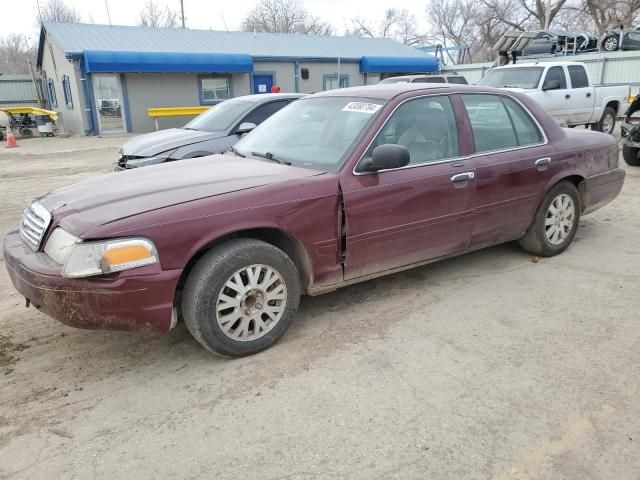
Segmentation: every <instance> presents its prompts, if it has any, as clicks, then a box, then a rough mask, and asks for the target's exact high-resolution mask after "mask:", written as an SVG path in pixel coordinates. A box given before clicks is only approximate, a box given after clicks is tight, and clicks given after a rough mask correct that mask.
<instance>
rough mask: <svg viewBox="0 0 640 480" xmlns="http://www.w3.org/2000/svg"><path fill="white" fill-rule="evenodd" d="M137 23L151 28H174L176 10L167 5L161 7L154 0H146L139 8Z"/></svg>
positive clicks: (176, 15) (176, 18)
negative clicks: (140, 8)
mask: <svg viewBox="0 0 640 480" xmlns="http://www.w3.org/2000/svg"><path fill="white" fill-rule="evenodd" d="M138 25H139V26H141V27H152V28H175V27H177V26H178V12H176V11H175V10H171V9H170V8H169V7H168V6H167V7H165V8H162V7H161V6H160V5H158V3H157V2H156V1H155V0H147V1H146V2H145V4H144V7H142V10H140V16H139V17H138Z"/></svg>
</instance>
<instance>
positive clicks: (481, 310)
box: [0, 138, 640, 480]
mask: <svg viewBox="0 0 640 480" xmlns="http://www.w3.org/2000/svg"><path fill="white" fill-rule="evenodd" d="M122 141H123V140H122V139H96V138H75V139H67V140H62V139H51V140H40V139H34V140H31V141H23V142H21V144H22V146H21V147H20V149H14V150H5V149H4V148H0V176H1V177H2V184H1V185H2V200H3V201H2V204H1V206H0V233H3V234H4V232H6V231H7V230H8V229H9V228H10V227H12V226H13V225H15V224H16V223H17V221H18V218H19V216H20V214H21V212H22V209H23V208H24V206H25V204H26V203H27V201H28V200H30V199H31V198H32V197H34V196H36V195H38V194H41V193H43V192H45V191H47V190H49V189H51V188H54V187H57V186H60V185H64V184H67V183H70V182H74V181H77V180H80V179H81V178H84V177H88V176H91V175H95V174H97V173H99V172H105V171H109V170H111V168H112V163H113V161H114V160H115V158H116V149H117V146H118V145H119V144H120V143H121V142H122ZM627 172H628V176H627V182H626V185H625V187H624V190H623V193H622V195H621V196H620V197H619V199H617V200H616V201H615V202H614V203H612V204H611V205H609V206H607V207H606V208H605V209H603V210H601V211H598V212H596V213H595V214H593V215H591V216H588V217H586V218H584V219H583V220H582V222H581V225H580V229H579V230H578V235H577V237H576V241H575V243H574V244H573V246H572V247H571V248H569V250H568V251H567V252H565V253H564V254H562V255H561V256H559V257H556V258H552V259H543V260H541V261H540V262H539V263H533V262H532V261H531V257H530V256H529V255H527V254H525V253H523V252H522V251H521V250H519V249H518V247H517V246H514V245H504V246H500V247H495V248H490V249H487V250H484V251H481V252H477V253H474V254H470V255H466V256H463V257H459V258H456V259H453V260H449V261H445V262H442V263H439V264H435V265H432V266H429V267H425V268H420V269H417V270H414V271H410V272H406V273H402V274H398V275H393V276H391V277H387V278H383V279H379V280H376V281H371V282H369V283H364V284H360V285H356V286H353V287H350V288H346V289H344V290H342V291H338V292H335V293H331V294H328V295H325V296H322V297H317V298H306V299H303V301H302V304H301V308H300V314H299V317H298V319H297V321H296V323H295V324H294V325H293V326H292V328H291V330H290V331H289V332H288V333H287V334H286V335H285V337H284V338H283V339H282V341H281V342H280V343H279V344H278V345H277V346H276V347H275V348H273V349H271V350H269V351H267V352H264V353H262V354H259V355H256V356H253V357H250V358H245V359H241V360H231V361H230V360H222V359H219V358H216V357H213V356H211V355H210V354H208V353H207V352H206V351H205V350H204V349H202V348H201V347H200V346H199V345H198V344H197V343H196V342H195V341H194V340H192V339H191V337H190V336H189V334H188V332H187V331H186V329H185V328H184V327H183V326H182V325H179V326H178V327H177V328H176V329H175V330H174V331H172V332H171V333H169V334H167V335H164V336H151V335H144V334H136V333H119V332H93V331H82V330H75V329H72V328H68V327H66V326H63V325H61V324H59V323H57V322H55V321H53V320H51V319H49V318H48V317H46V316H45V315H43V314H40V313H38V312H37V311H35V310H34V309H25V308H24V299H23V298H21V297H20V295H18V294H17V293H16V292H15V291H14V290H13V288H12V286H11V284H10V282H9V279H8V277H7V275H6V273H5V269H4V265H0V287H1V288H2V291H3V295H2V297H1V298H0V478H12V479H27V478H28V479H40V478H42V479H51V478H79V479H84V478H105V479H113V478H136V479H145V478H153V479H156V478H216V479H261V480H267V479H285V478H286V479H312V478H318V479H326V478H349V479H367V480H368V479H374V478H380V479H388V478H399V479H413V478H416V479H426V478H428V479H456V480H458V479H489V478H492V479H520V480H530V479H554V480H555V479H580V480H585V479H594V480H595V479H615V480H626V479H628V480H638V479H639V478H640V380H639V379H640V296H638V286H639V278H640V275H639V273H638V272H639V270H640V246H639V244H638V238H640V168H636V169H635V170H634V169H631V168H628V169H627Z"/></svg>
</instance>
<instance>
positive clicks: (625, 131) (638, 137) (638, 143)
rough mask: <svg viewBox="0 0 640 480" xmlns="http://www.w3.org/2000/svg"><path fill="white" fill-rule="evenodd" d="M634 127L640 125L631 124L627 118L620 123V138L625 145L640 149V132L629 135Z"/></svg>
mask: <svg viewBox="0 0 640 480" xmlns="http://www.w3.org/2000/svg"><path fill="white" fill-rule="evenodd" d="M634 127H638V123H631V122H629V121H628V120H627V119H626V118H625V119H624V120H622V123H620V136H621V137H622V142H623V144H624V145H627V146H629V147H636V148H640V131H638V130H637V131H636V132H637V133H635V134H633V135H629V131H630V130H631V129H632V128H634ZM639 130H640V129H639Z"/></svg>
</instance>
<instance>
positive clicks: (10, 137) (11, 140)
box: [5, 127, 18, 148]
mask: <svg viewBox="0 0 640 480" xmlns="http://www.w3.org/2000/svg"><path fill="white" fill-rule="evenodd" d="M17 146H18V144H17V143H16V136H15V135H14V134H13V131H11V128H9V127H7V146H6V147H5V148H15V147H17Z"/></svg>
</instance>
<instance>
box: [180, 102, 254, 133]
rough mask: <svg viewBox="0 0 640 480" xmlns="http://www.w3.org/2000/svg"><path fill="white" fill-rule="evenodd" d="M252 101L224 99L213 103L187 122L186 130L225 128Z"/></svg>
mask: <svg viewBox="0 0 640 480" xmlns="http://www.w3.org/2000/svg"><path fill="white" fill-rule="evenodd" d="M253 105H255V103H254V102H251V101H247V100H236V99H232V100H226V101H224V102H221V103H219V104H218V105H214V106H213V107H211V108H210V109H209V110H207V111H206V112H204V113H202V114H200V115H198V116H197V117H196V118H194V119H193V120H191V121H190V122H189V123H187V124H186V125H185V126H184V128H186V129H187V130H202V131H203V132H220V131H224V130H227V129H228V128H229V127H231V125H232V124H233V123H235V122H236V121H237V120H238V117H240V115H242V114H243V113H244V112H246V111H247V110H249V109H250V108H251V107H252V106H253Z"/></svg>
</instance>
